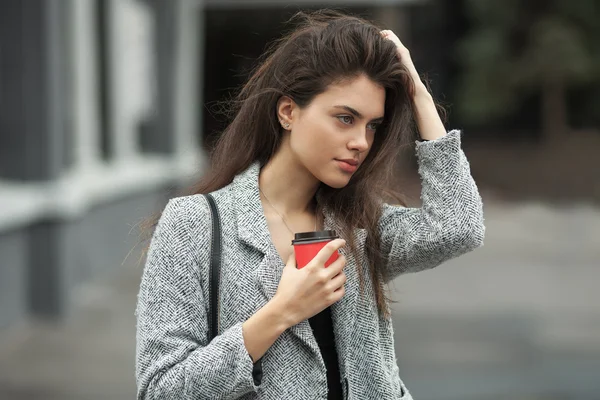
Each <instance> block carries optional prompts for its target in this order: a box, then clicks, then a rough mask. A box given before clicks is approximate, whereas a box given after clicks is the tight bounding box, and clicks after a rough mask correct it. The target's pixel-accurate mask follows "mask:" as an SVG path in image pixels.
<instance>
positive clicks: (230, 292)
mask: <svg viewBox="0 0 600 400" xmlns="http://www.w3.org/2000/svg"><path fill="white" fill-rule="evenodd" d="M460 139H461V137H460V131H452V132H450V133H448V135H446V136H445V137H443V138H440V139H437V140H434V141H429V142H418V143H417V148H416V152H417V156H418V161H419V174H420V175H421V178H422V185H423V189H422V200H423V206H422V207H421V208H403V207H399V206H392V205H387V204H386V205H384V209H383V214H382V217H381V220H380V222H379V229H380V232H381V237H382V246H383V251H384V254H385V255H386V263H385V265H381V268H387V269H388V271H389V272H390V277H391V279H393V278H395V277H397V276H399V275H401V274H403V273H407V272H416V271H421V270H425V269H428V268H433V267H435V266H437V265H439V264H441V263H442V262H444V261H446V260H448V259H450V258H453V257H456V256H459V255H461V254H464V253H466V252H468V251H470V250H472V249H475V248H477V247H478V246H480V245H482V243H483V236H484V230H485V228H484V225H483V213H482V203H481V198H480V196H479V193H478V190H477V187H476V185H475V183H474V181H473V179H472V177H471V174H470V169H469V164H468V162H467V159H466V158H465V155H464V153H463V151H462V149H461V141H460ZM259 170H260V166H259V164H258V163H254V164H253V165H252V166H251V167H250V168H248V169H247V170H246V171H245V172H243V173H241V174H240V175H238V176H237V177H236V178H235V179H234V181H233V182H232V183H231V184H230V185H228V186H226V187H224V188H222V189H220V190H218V191H216V192H214V193H213V194H214V196H215V199H216V201H217V204H218V207H219V210H220V213H221V218H222V221H223V224H222V229H223V246H224V248H223V260H222V275H221V290H220V331H219V335H218V336H217V337H216V338H215V339H214V340H213V341H212V342H210V343H207V334H208V329H207V314H208V311H209V308H208V307H209V303H208V296H209V287H208V282H209V276H208V273H209V256H210V235H211V216H210V210H209V207H208V204H207V202H206V200H205V198H204V197H203V196H201V195H194V196H185V197H179V198H174V199H172V200H170V201H169V203H168V205H167V206H166V208H165V210H164V212H163V214H162V217H161V219H160V221H159V224H158V226H157V229H156V231H155V233H154V236H153V238H152V241H151V245H150V249H149V253H148V258H147V261H146V266H145V269H144V273H143V278H142V282H141V286H140V292H139V296H138V305H137V310H136V315H137V362H136V375H137V386H138V399H237V398H241V399H263V400H281V399H286V400H292V399H298V400H314V399H323V400H325V399H327V380H326V370H325V365H324V363H323V359H322V357H321V355H320V352H319V347H318V345H317V342H316V340H315V338H314V336H313V333H312V330H311V328H310V325H309V323H308V321H307V320H305V321H303V322H301V323H300V324H298V325H296V326H293V327H291V328H289V329H288V330H286V331H285V332H284V333H283V334H282V335H281V336H280V337H279V338H278V339H277V341H276V342H275V343H274V344H273V346H272V347H271V348H270V349H269V350H268V351H267V353H266V354H265V355H264V356H263V358H262V359H261V360H260V361H259V363H257V365H256V366H254V365H253V363H252V360H251V359H250V356H249V355H248V352H247V351H246V348H245V346H244V341H243V337H242V323H243V322H244V321H246V320H247V319H248V318H249V317H250V316H251V315H252V314H254V313H255V312H256V311H257V310H258V309H260V308H261V307H263V306H264V305H265V304H266V303H267V302H268V301H269V300H270V299H271V298H272V297H273V296H274V295H275V292H276V290H277V287H278V283H279V280H280V278H281V273H282V270H283V267H284V263H283V261H282V260H281V258H280V257H279V255H278V253H277V251H276V249H275V247H274V245H273V243H272V242H271V240H270V234H269V231H268V227H267V222H266V219H265V217H264V213H263V209H262V206H261V202H260V196H259V190H258V174H259ZM332 227H335V226H334V221H333V220H332V218H331V216H330V215H329V214H328V213H327V212H326V213H325V228H326V229H327V228H332ZM356 234H357V237H358V240H359V243H364V239H365V234H364V231H362V230H357V232H356ZM346 256H347V260H348V265H347V267H346V268H345V269H344V272H345V273H346V275H347V282H346V285H345V286H346V293H345V295H344V297H343V298H342V299H341V300H340V301H338V302H337V303H334V304H333V305H332V306H331V310H332V318H333V327H334V333H335V338H336V346H337V351H338V357H339V367H340V375H341V379H342V387H343V391H344V396H345V398H348V399H353V400H387V399H403V400H408V399H412V397H411V395H410V393H409V391H408V390H407V389H406V387H405V386H404V383H403V382H402V380H401V379H400V376H399V372H398V366H397V363H396V357H395V351H394V341H393V327H392V321H391V320H390V319H385V318H381V317H379V315H378V313H377V307H376V303H375V301H374V297H373V289H372V285H371V281H370V279H368V277H367V282H366V285H365V286H366V287H365V289H366V291H365V292H366V296H364V297H361V296H359V283H358V275H357V272H356V262H355V260H354V258H352V257H351V256H350V255H349V254H346ZM362 267H363V268H367V267H366V265H363V266H362ZM365 271H368V269H365Z"/></svg>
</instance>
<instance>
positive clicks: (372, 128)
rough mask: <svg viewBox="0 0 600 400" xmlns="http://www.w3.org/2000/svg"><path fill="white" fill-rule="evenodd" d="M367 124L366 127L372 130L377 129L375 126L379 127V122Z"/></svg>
mask: <svg viewBox="0 0 600 400" xmlns="http://www.w3.org/2000/svg"><path fill="white" fill-rule="evenodd" d="M367 126H368V128H369V129H370V130H372V131H376V130H377V128H379V124H377V123H373V124H369V125H367Z"/></svg>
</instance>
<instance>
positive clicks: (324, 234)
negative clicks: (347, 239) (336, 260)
mask: <svg viewBox="0 0 600 400" xmlns="http://www.w3.org/2000/svg"><path fill="white" fill-rule="evenodd" d="M338 237H339V236H338V235H337V232H336V231H316V232H299V233H296V234H295V235H294V240H293V241H292V243H301V242H313V241H321V240H333V239H337V238H338Z"/></svg>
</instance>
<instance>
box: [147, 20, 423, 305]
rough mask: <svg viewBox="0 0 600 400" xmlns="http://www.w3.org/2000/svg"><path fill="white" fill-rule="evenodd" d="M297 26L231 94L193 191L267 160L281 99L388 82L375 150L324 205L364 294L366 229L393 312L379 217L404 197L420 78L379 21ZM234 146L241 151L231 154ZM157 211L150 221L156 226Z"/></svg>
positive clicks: (323, 195) (373, 271)
mask: <svg viewBox="0 0 600 400" xmlns="http://www.w3.org/2000/svg"><path fill="white" fill-rule="evenodd" d="M289 23H292V24H294V29H293V30H292V31H291V32H289V33H287V34H286V35H284V36H283V37H282V38H280V39H278V40H277V41H275V42H273V43H272V44H271V46H270V47H269V48H268V50H267V51H266V52H265V54H264V55H263V56H262V57H261V58H260V59H259V63H258V65H257V66H256V67H255V69H254V70H253V71H252V73H251V75H250V77H249V79H248V81H247V82H246V83H245V84H244V85H243V86H242V87H241V89H240V90H239V93H238V94H237V96H236V97H235V98H234V99H232V100H231V101H229V102H228V111H229V112H230V113H231V114H230V116H231V122H230V123H229V125H228V126H227V127H226V128H225V130H224V131H223V132H222V134H221V135H220V137H219V139H218V140H217V141H216V144H215V147H214V149H213V151H212V154H211V167H210V169H209V171H207V173H206V174H205V175H204V176H203V178H202V179H201V180H200V182H198V184H197V185H195V186H194V187H193V188H192V189H191V190H190V194H200V193H209V192H212V191H215V190H217V189H220V188H222V187H224V186H226V185H228V184H229V183H231V182H232V181H233V178H234V177H235V176H236V175H238V174H239V173H241V172H243V171H244V170H246V169H247V168H248V167H249V166H250V165H251V164H252V163H253V162H255V161H260V163H261V165H264V164H266V163H267V161H269V160H270V159H271V157H273V156H274V155H275V153H276V152H277V150H278V149H279V146H280V144H281V142H282V137H283V132H282V129H281V126H280V123H279V119H278V116H277V101H278V100H279V98H281V97H282V96H288V97H290V98H291V99H292V100H293V101H294V102H295V103H296V104H297V105H298V106H299V107H306V106H308V105H309V104H310V102H311V101H312V100H313V99H314V98H315V96H317V95H319V94H320V93H323V92H324V91H326V90H327V88H328V86H329V85H331V84H334V83H339V82H343V81H344V80H347V79H352V78H354V77H357V76H359V75H361V74H363V75H365V76H367V77H368V78H369V79H371V80H372V81H373V82H375V83H377V84H379V85H381V86H382V87H383V88H385V93H386V97H385V116H384V120H383V122H382V124H381V125H380V126H379V127H378V129H377V134H376V135H375V139H374V142H373V145H372V148H371V150H370V152H369V155H368V156H367V158H366V159H365V161H364V162H363V164H362V165H361V168H359V169H358V170H357V172H356V173H355V174H354V175H353V176H352V178H351V179H350V181H349V183H348V184H347V185H346V186H345V187H343V188H341V189H334V188H331V187H328V186H326V185H325V184H322V185H321V187H320V189H319V194H320V202H319V208H320V209H322V207H325V208H327V210H329V211H330V212H332V214H333V216H334V220H335V223H336V228H338V229H339V232H338V233H339V234H340V236H341V237H343V238H344V239H346V242H347V244H348V245H349V248H350V251H351V252H352V254H353V255H354V257H355V259H356V261H357V270H358V276H359V281H360V291H361V294H363V295H364V279H365V277H364V276H363V268H362V267H361V265H362V263H363V262H364V261H365V260H364V258H363V254H360V252H359V249H358V246H357V243H356V240H355V236H354V232H355V229H356V228H362V229H365V231H366V233H367V236H366V243H365V253H364V256H365V257H366V260H367V261H368V264H369V271H370V275H371V279H372V282H373V291H374V295H375V300H376V303H377V308H378V311H379V312H380V314H381V315H383V316H385V317H389V316H390V310H389V307H388V304H389V303H390V299H389V297H388V296H387V293H386V290H385V289H386V288H385V285H384V282H385V281H387V277H386V276H385V270H384V269H382V268H380V266H381V265H382V263H383V261H384V260H383V257H382V255H381V253H380V250H379V249H380V235H379V231H378V220H379V217H380V215H381V206H382V202H383V201H390V200H392V199H394V201H395V202H397V203H401V204H404V203H403V202H402V200H401V198H402V197H401V195H400V194H398V193H395V192H393V191H392V190H391V188H392V183H393V178H394V172H395V170H396V167H397V162H396V158H397V156H398V155H399V154H400V153H401V151H400V150H401V149H402V148H404V147H406V146H410V145H411V144H412V143H413V141H414V139H415V134H414V129H413V112H412V101H411V99H412V96H413V93H414V90H415V89H414V83H413V81H412V79H411V77H410V74H409V72H408V70H407V69H406V68H405V67H404V66H403V65H402V63H401V61H400V60H399V58H398V53H397V50H396V46H395V45H394V43H392V42H391V41H390V40H387V39H384V38H383V37H382V36H381V35H380V30H381V29H380V28H378V27H377V26H376V25H375V24H374V23H372V22H369V21H367V20H365V19H363V18H360V17H357V16H351V15H347V14H343V13H340V12H337V11H331V10H320V11H315V12H310V13H306V12H299V13H297V14H295V15H294V16H293V17H292V18H291V19H290V21H289ZM232 154H235V157H232ZM156 222H157V218H156V217H153V218H152V220H151V221H150V222H149V223H148V224H146V226H147V227H149V228H151V227H153V226H155V225H156Z"/></svg>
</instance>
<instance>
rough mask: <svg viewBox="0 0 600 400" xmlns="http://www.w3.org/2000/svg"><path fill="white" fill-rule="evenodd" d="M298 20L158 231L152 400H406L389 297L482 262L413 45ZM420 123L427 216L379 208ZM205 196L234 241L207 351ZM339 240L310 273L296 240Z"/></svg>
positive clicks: (478, 229) (148, 284) (142, 330)
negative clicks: (396, 283) (427, 274)
mask: <svg viewBox="0 0 600 400" xmlns="http://www.w3.org/2000/svg"><path fill="white" fill-rule="evenodd" d="M299 17H300V18H301V19H302V21H301V23H300V25H299V27H298V28H297V29H296V30H294V31H293V32H292V33H291V34H289V35H288V36H287V37H285V38H283V39H282V40H280V41H279V42H277V43H276V46H273V47H272V48H271V50H270V52H269V53H268V55H267V57H266V58H264V59H263V61H262V63H261V64H260V65H259V67H258V68H257V69H256V70H255V71H254V73H253V74H252V76H251V77H250V78H249V81H248V82H247V83H246V84H245V86H244V87H243V88H242V90H241V92H240V94H239V96H238V98H237V101H236V102H235V106H236V108H235V109H234V111H235V117H234V119H233V121H232V122H231V124H230V125H229V126H228V127H227V128H226V130H225V131H224V132H223V134H222V136H221V138H220V140H219V142H218V144H217V146H216V148H215V150H214V152H213V159H212V161H213V163H212V166H213V167H212V170H211V171H210V172H209V174H208V175H207V176H206V177H205V179H204V180H203V181H202V182H201V184H200V185H199V187H198V188H197V190H196V191H195V193H196V194H195V195H190V196H183V197H179V198H174V199H172V200H171V201H169V203H168V205H167V206H166V208H165V210H164V211H163V213H162V216H161V218H160V220H159V222H158V226H157V228H156V230H155V232H154V235H153V238H152V241H151V244H150V248H149V252H148V258H147V261H146V267H145V270H144V274H143V278H142V282H141V286H140V293H139V298H138V307H137V318H138V325H137V329H138V330H137V366H136V372H137V384H138V398H139V399H166V398H169V399H234V398H242V399H311V400H312V399H327V398H329V399H332V398H336V399H337V398H340V399H341V398H344V399H361V400H364V399H374V400H375V399H376V400H381V399H411V398H412V397H411V395H410V394H409V392H408V390H407V389H406V387H405V386H404V383H403V382H402V380H401V379H400V377H399V374H398V367H397V363H396V358H395V352H394V342H393V329H392V321H391V318H390V311H389V307H388V304H389V299H388V298H387V296H386V293H385V291H384V285H385V284H387V283H388V282H389V281H391V280H392V279H394V278H396V277H397V276H399V275H400V274H402V273H407V272H415V271H420V270H424V269H428V268H432V267H435V266H437V265H439V264H440V263H442V262H443V261H445V260H448V259H450V258H453V257H456V256H458V255H460V254H463V253H466V252H468V251H470V250H472V249H475V248H477V247H478V246H480V245H482V242H483V234H484V226H483V217H482V203H481V198H480V196H479V193H478V191H477V187H476V185H475V183H474V182H473V179H472V177H471V175H470V171H469V164H468V162H467V160H466V159H465V155H464V153H463V151H462V150H461V144H460V132H459V131H451V132H449V133H446V130H445V128H444V125H443V123H442V121H441V120H440V118H439V116H438V112H437V110H436V106H435V104H434V102H433V101H432V98H431V96H430V94H429V93H428V91H427V90H426V88H425V86H424V85H423V84H422V83H421V80H420V79H419V76H418V73H417V72H416V70H415V68H414V66H413V63H412V62H411V59H410V55H409V52H408V51H407V49H406V48H405V47H404V46H403V45H402V43H401V42H400V40H399V39H398V38H397V37H396V36H395V35H394V34H393V33H392V32H391V31H380V30H379V29H378V28H377V27H375V26H374V25H372V24H370V23H368V22H366V21H364V20H361V19H359V18H355V17H350V16H345V15H340V14H336V13H333V12H317V13H314V14H311V15H306V14H302V13H301V14H299ZM413 122H414V123H416V126H417V128H418V132H419V134H420V140H418V141H417V143H416V152H417V156H418V160H419V173H420V175H421V178H422V184H423V189H422V199H423V206H422V207H421V208H405V207H401V206H397V205H390V204H388V203H386V202H385V198H384V196H383V193H385V192H386V191H387V189H388V185H389V182H390V178H391V177H392V175H393V172H394V166H395V165H396V162H395V158H396V156H397V155H398V153H399V149H400V147H401V146H403V145H405V144H407V143H410V142H412V141H413V138H412V137H411V134H410V132H411V124H412V123H413ZM208 192H211V193H212V194H213V196H214V198H215V200H216V202H217V206H218V208H219V212H220V214H221V220H222V230H223V236H222V237H223V254H222V270H221V286H220V297H219V299H220V301H219V334H218V335H217V336H216V337H215V338H214V339H213V340H212V341H211V342H210V343H208V339H207V336H208V329H207V314H208V311H209V308H208V307H209V302H208V299H209V298H208V294H209V282H210V279H209V275H208V273H209V265H210V261H209V258H210V248H211V247H210V240H211V237H210V236H211V234H210V232H211V214H210V209H209V206H208V203H207V201H206V199H205V198H204V196H202V195H201V193H208ZM330 229H334V230H336V231H337V232H338V233H339V234H340V236H341V237H342V238H343V239H337V240H334V241H332V242H330V243H329V244H328V245H327V246H326V247H325V248H324V249H323V250H322V251H321V252H320V253H319V254H318V255H317V257H315V259H314V260H313V261H312V262H311V263H310V264H309V265H308V266H306V267H305V268H302V269H297V268H296V264H295V257H294V254H293V248H292V246H291V240H292V239H293V238H294V233H296V232H306V231H314V230H330ZM346 245H347V246H346ZM338 249H339V250H340V253H341V254H342V255H341V256H340V257H339V258H338V260H337V261H336V262H334V263H333V264H331V265H330V266H329V267H327V268H324V262H325V261H326V260H327V259H328V258H329V256H330V255H331V254H332V253H333V252H334V251H336V250H338ZM284 260H287V261H286V262H285V263H284Z"/></svg>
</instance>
